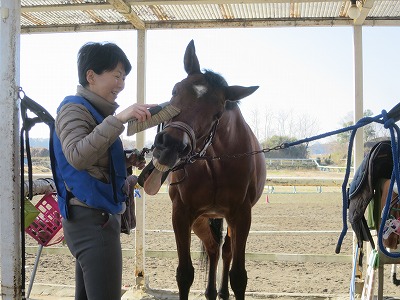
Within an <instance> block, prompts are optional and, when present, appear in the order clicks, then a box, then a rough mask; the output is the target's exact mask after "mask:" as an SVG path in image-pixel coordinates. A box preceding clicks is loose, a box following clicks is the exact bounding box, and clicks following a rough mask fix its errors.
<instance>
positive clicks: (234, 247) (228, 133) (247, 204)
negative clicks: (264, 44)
mask: <svg viewBox="0 0 400 300" xmlns="http://www.w3.org/2000/svg"><path fill="white" fill-rule="evenodd" d="M184 68H185V71H186V73H187V77H186V78H185V79H183V80H182V81H180V82H178V83H176V84H175V86H174V88H173V90H172V98H171V100H170V103H171V105H173V106H175V107H177V108H178V109H180V111H181V112H180V114H179V115H177V116H175V117H173V118H172V119H171V120H169V121H168V122H166V123H165V124H164V127H163V129H162V130H161V131H160V132H158V133H157V135H156V136H155V139H154V145H153V147H154V150H153V154H152V161H151V163H150V164H149V165H148V166H146V168H145V169H144V170H143V171H142V173H141V174H140V176H139V177H141V178H145V179H143V181H144V183H143V187H144V190H145V192H146V193H147V194H151V195H154V194H156V193H157V192H158V190H159V188H160V186H161V185H162V183H163V181H164V180H165V179H166V178H167V177H168V181H169V196H170V198H171V201H172V224H173V229H174V233H175V240H176V246H177V252H178V267H177V270H176V281H177V285H178V290H179V297H180V299H188V297H189V291H190V287H191V285H192V283H193V280H194V268H193V264H192V259H191V255H190V241H191V231H192V230H193V232H194V233H195V234H196V235H197V236H198V237H199V238H200V240H201V241H202V244H203V246H204V249H205V252H206V254H207V256H208V280H207V285H206V290H205V296H206V298H207V299H211V300H213V299H216V298H217V296H219V297H220V298H222V299H228V298H229V282H230V286H231V289H232V291H233V293H234V295H235V298H236V299H238V300H240V299H244V297H245V290H246V286H247V271H246V268H245V248H246V241H247V237H248V234H249V230H250V225H251V210H252V207H253V206H254V205H255V203H256V202H257V201H258V199H259V198H260V197H261V195H262V193H263V190H264V185H265V180H266V164H265V156H264V153H263V151H262V148H261V146H260V144H259V142H258V140H257V138H256V136H255V135H254V134H253V132H252V130H251V129H250V127H249V125H248V124H247V123H246V121H245V119H244V117H243V115H242V114H241V111H240V108H239V106H238V101H239V100H241V99H243V98H245V97H247V96H249V95H251V94H253V93H254V92H255V91H256V90H257V89H258V86H250V87H244V86H229V85H228V84H227V82H226V81H225V79H224V78H223V77H222V76H221V75H220V74H217V73H215V72H213V71H210V70H204V73H203V72H202V71H201V70H200V64H199V60H198V58H197V55H196V51H195V46H194V41H193V40H192V41H191V42H190V43H189V44H188V46H187V48H186V51H185V55H184ZM222 219H225V220H226V223H227V233H226V235H225V239H224V243H223V245H222V250H220V249H221V247H220V241H219V240H220V238H219V236H218V232H217V231H215V230H213V226H212V224H221V222H219V221H220V220H222ZM213 220H215V222H214V221H213ZM221 234H222V233H221ZM221 243H222V242H221ZM220 252H222V261H223V263H222V265H223V267H222V276H221V278H222V279H221V283H220V284H219V289H218V291H217V284H216V281H217V280H216V277H217V276H216V273H217V264H218V260H219V258H220V256H221V253H220ZM231 264H232V265H231ZM230 265H231V267H230Z"/></svg>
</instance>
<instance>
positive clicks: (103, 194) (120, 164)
mask: <svg viewBox="0 0 400 300" xmlns="http://www.w3.org/2000/svg"><path fill="white" fill-rule="evenodd" d="M67 103H76V104H82V105H84V106H85V107H86V108H87V109H88V110H89V112H90V113H91V114H92V116H93V117H94V119H95V120H96V122H97V123H98V124H99V123H101V122H102V121H103V120H104V117H103V116H102V115H100V114H99V113H98V112H97V111H96V109H95V108H94V107H93V106H92V105H91V104H90V103H89V102H88V101H87V100H86V99H84V98H83V97H80V96H68V97H66V98H65V99H64V101H63V102H61V104H60V106H59V107H58V109H57V113H58V112H59V110H60V108H61V107H62V106H63V105H65V104H67ZM52 131H53V132H52V135H51V138H52V141H50V145H51V146H50V158H51V168H52V172H53V178H54V182H55V184H56V188H57V196H58V206H59V208H60V213H61V215H62V217H63V218H65V219H67V218H68V209H67V208H68V194H69V193H68V191H67V189H66V185H67V186H68V188H69V189H70V192H71V193H72V194H73V195H74V196H75V197H76V198H78V199H79V200H80V201H82V202H84V203H86V204H87V205H88V206H90V207H93V208H97V209H102V210H105V211H107V212H109V213H111V214H116V213H119V212H121V210H122V202H124V201H125V200H126V195H125V194H124V192H123V186H124V184H125V179H126V165H125V154H124V149H123V146H122V141H121V139H120V138H118V139H117V140H116V141H115V142H114V143H113V144H112V145H111V147H110V148H109V157H110V163H109V164H110V180H109V181H110V183H104V182H102V181H100V180H98V179H96V178H94V177H92V176H91V175H90V174H89V173H88V172H87V171H86V170H83V171H78V170H76V169H75V168H74V167H72V166H71V165H70V164H69V163H68V161H67V159H66V158H65V155H64V153H63V151H62V147H61V142H60V139H59V138H58V136H57V134H56V132H55V130H54V128H53V130H52ZM113 170H114V171H113ZM65 184H66V185H65Z"/></svg>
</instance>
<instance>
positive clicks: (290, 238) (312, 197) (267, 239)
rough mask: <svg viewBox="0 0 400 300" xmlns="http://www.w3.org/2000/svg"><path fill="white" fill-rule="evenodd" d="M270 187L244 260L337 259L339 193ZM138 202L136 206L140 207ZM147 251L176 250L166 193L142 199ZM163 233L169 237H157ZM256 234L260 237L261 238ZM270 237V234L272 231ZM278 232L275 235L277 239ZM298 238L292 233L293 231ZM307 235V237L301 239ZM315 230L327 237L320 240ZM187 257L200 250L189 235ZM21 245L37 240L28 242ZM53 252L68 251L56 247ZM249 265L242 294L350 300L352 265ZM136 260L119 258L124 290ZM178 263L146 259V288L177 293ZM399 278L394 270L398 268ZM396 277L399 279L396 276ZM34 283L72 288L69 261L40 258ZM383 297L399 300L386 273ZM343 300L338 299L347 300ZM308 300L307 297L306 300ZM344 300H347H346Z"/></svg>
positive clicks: (347, 243)
mask: <svg viewBox="0 0 400 300" xmlns="http://www.w3.org/2000/svg"><path fill="white" fill-rule="evenodd" d="M296 191H297V193H293V188H292V187H275V192H274V193H265V194H264V195H263V196H262V198H261V199H260V200H259V202H258V203H257V204H256V206H255V207H254V208H253V221H252V227H251V233H250V236H249V239H248V244H247V249H246V251H247V252H248V253H277V254H290V255H295V254H309V255H311V256H316V255H335V248H336V244H337V241H338V237H339V232H340V231H341V229H342V195H341V191H340V188H337V187H336V188H333V187H325V188H324V187H322V193H318V192H317V187H307V188H305V187H304V188H297V189H296ZM138 201H142V200H140V199H139V200H138ZM145 201H146V230H147V231H146V235H145V239H146V244H145V247H146V250H147V251H150V250H175V240H174V236H173V233H171V232H169V230H172V225H171V203H170V200H169V198H168V195H167V194H166V192H165V190H164V191H163V193H159V194H158V195H156V196H152V197H150V196H146V200H145ZM160 230H161V231H167V232H160ZM257 231H265V232H266V233H264V234H259V233H257ZM271 231H272V232H271ZM279 231H281V232H280V233H279ZM293 231H297V232H293ZM307 231H308V232H307ZM320 231H328V232H327V233H321V232H320ZM192 237H193V238H192V250H194V251H198V250H199V249H200V244H199V242H198V239H197V237H196V236H192ZM134 240H135V233H134V232H133V233H132V234H131V235H129V236H128V235H122V244H123V248H124V249H135V241H134ZM27 245H30V246H35V245H36V243H35V241H34V240H33V239H32V238H30V237H29V236H27ZM56 246H57V247H66V246H64V245H62V244H58V245H56ZM351 254H352V233H348V234H347V235H346V237H345V239H344V241H343V244H342V248H341V253H340V255H351ZM34 257H35V255H34V254H27V281H29V276H30V272H31V270H32V267H33V264H34ZM292 260H293V261H260V260H247V261H246V265H247V272H248V278H249V279H248V286H247V292H254V293H278V294H281V293H293V294H299V293H300V294H310V295H313V294H318V295H321V294H322V295H326V296H327V297H328V296H332V295H342V296H343V295H344V296H346V298H347V297H348V296H347V295H348V291H349V285H350V279H351V272H352V266H351V263H350V262H343V263H339V262H331V263H329V262H296V261H295V260H296V256H292ZM134 262H135V260H134V258H131V257H125V258H124V272H123V284H124V286H125V287H130V286H132V285H134V284H135V278H134ZM193 262H194V266H195V282H194V284H193V286H192V290H199V291H204V289H205V275H204V272H203V271H202V270H201V269H200V262H199V261H198V260H197V259H194V260H193ZM176 267H177V259H164V258H152V257H147V258H146V266H145V275H146V278H147V280H148V284H149V286H150V288H152V289H157V290H160V289H161V290H162V289H166V290H175V289H177V287H176V282H175V270H176ZM397 272H398V274H400V268H398V271H397ZM398 276H399V275H398ZM35 283H52V284H63V285H73V284H74V260H73V257H71V256H70V255H68V254H64V255H59V254H46V253H43V254H42V256H41V258H40V264H39V267H38V270H37V274H36V278H35ZM384 291H385V295H390V296H392V297H394V298H390V299H400V287H395V286H394V285H393V284H392V283H391V281H390V269H389V266H387V267H386V271H385V285H384ZM346 298H344V299H346ZM310 299H311V297H310ZM347 299H348V298H347Z"/></svg>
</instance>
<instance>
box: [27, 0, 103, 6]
mask: <svg viewBox="0 0 400 300" xmlns="http://www.w3.org/2000/svg"><path fill="white" fill-rule="evenodd" d="M84 3H86V4H87V3H107V0H21V6H41V5H49V6H51V5H67V4H84Z"/></svg>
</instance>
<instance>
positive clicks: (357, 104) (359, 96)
mask: <svg viewBox="0 0 400 300" xmlns="http://www.w3.org/2000/svg"><path fill="white" fill-rule="evenodd" d="M353 39H354V124H356V123H357V121H358V120H359V119H361V118H362V117H363V115H364V113H363V111H364V108H363V56H362V26H361V25H354V27H353ZM363 158H364V131H363V128H360V129H359V130H358V131H357V133H356V136H355V139H354V159H353V166H354V169H353V170H357V169H358V167H359V166H360V164H361V162H362V160H363ZM356 245H357V238H356V236H355V234H354V233H353V249H355V247H356ZM359 253H360V252H359ZM356 274H357V277H358V278H359V279H361V280H360V281H358V282H356V293H357V294H360V295H361V292H362V288H363V285H364V281H363V270H362V269H360V268H357V273H356Z"/></svg>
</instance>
